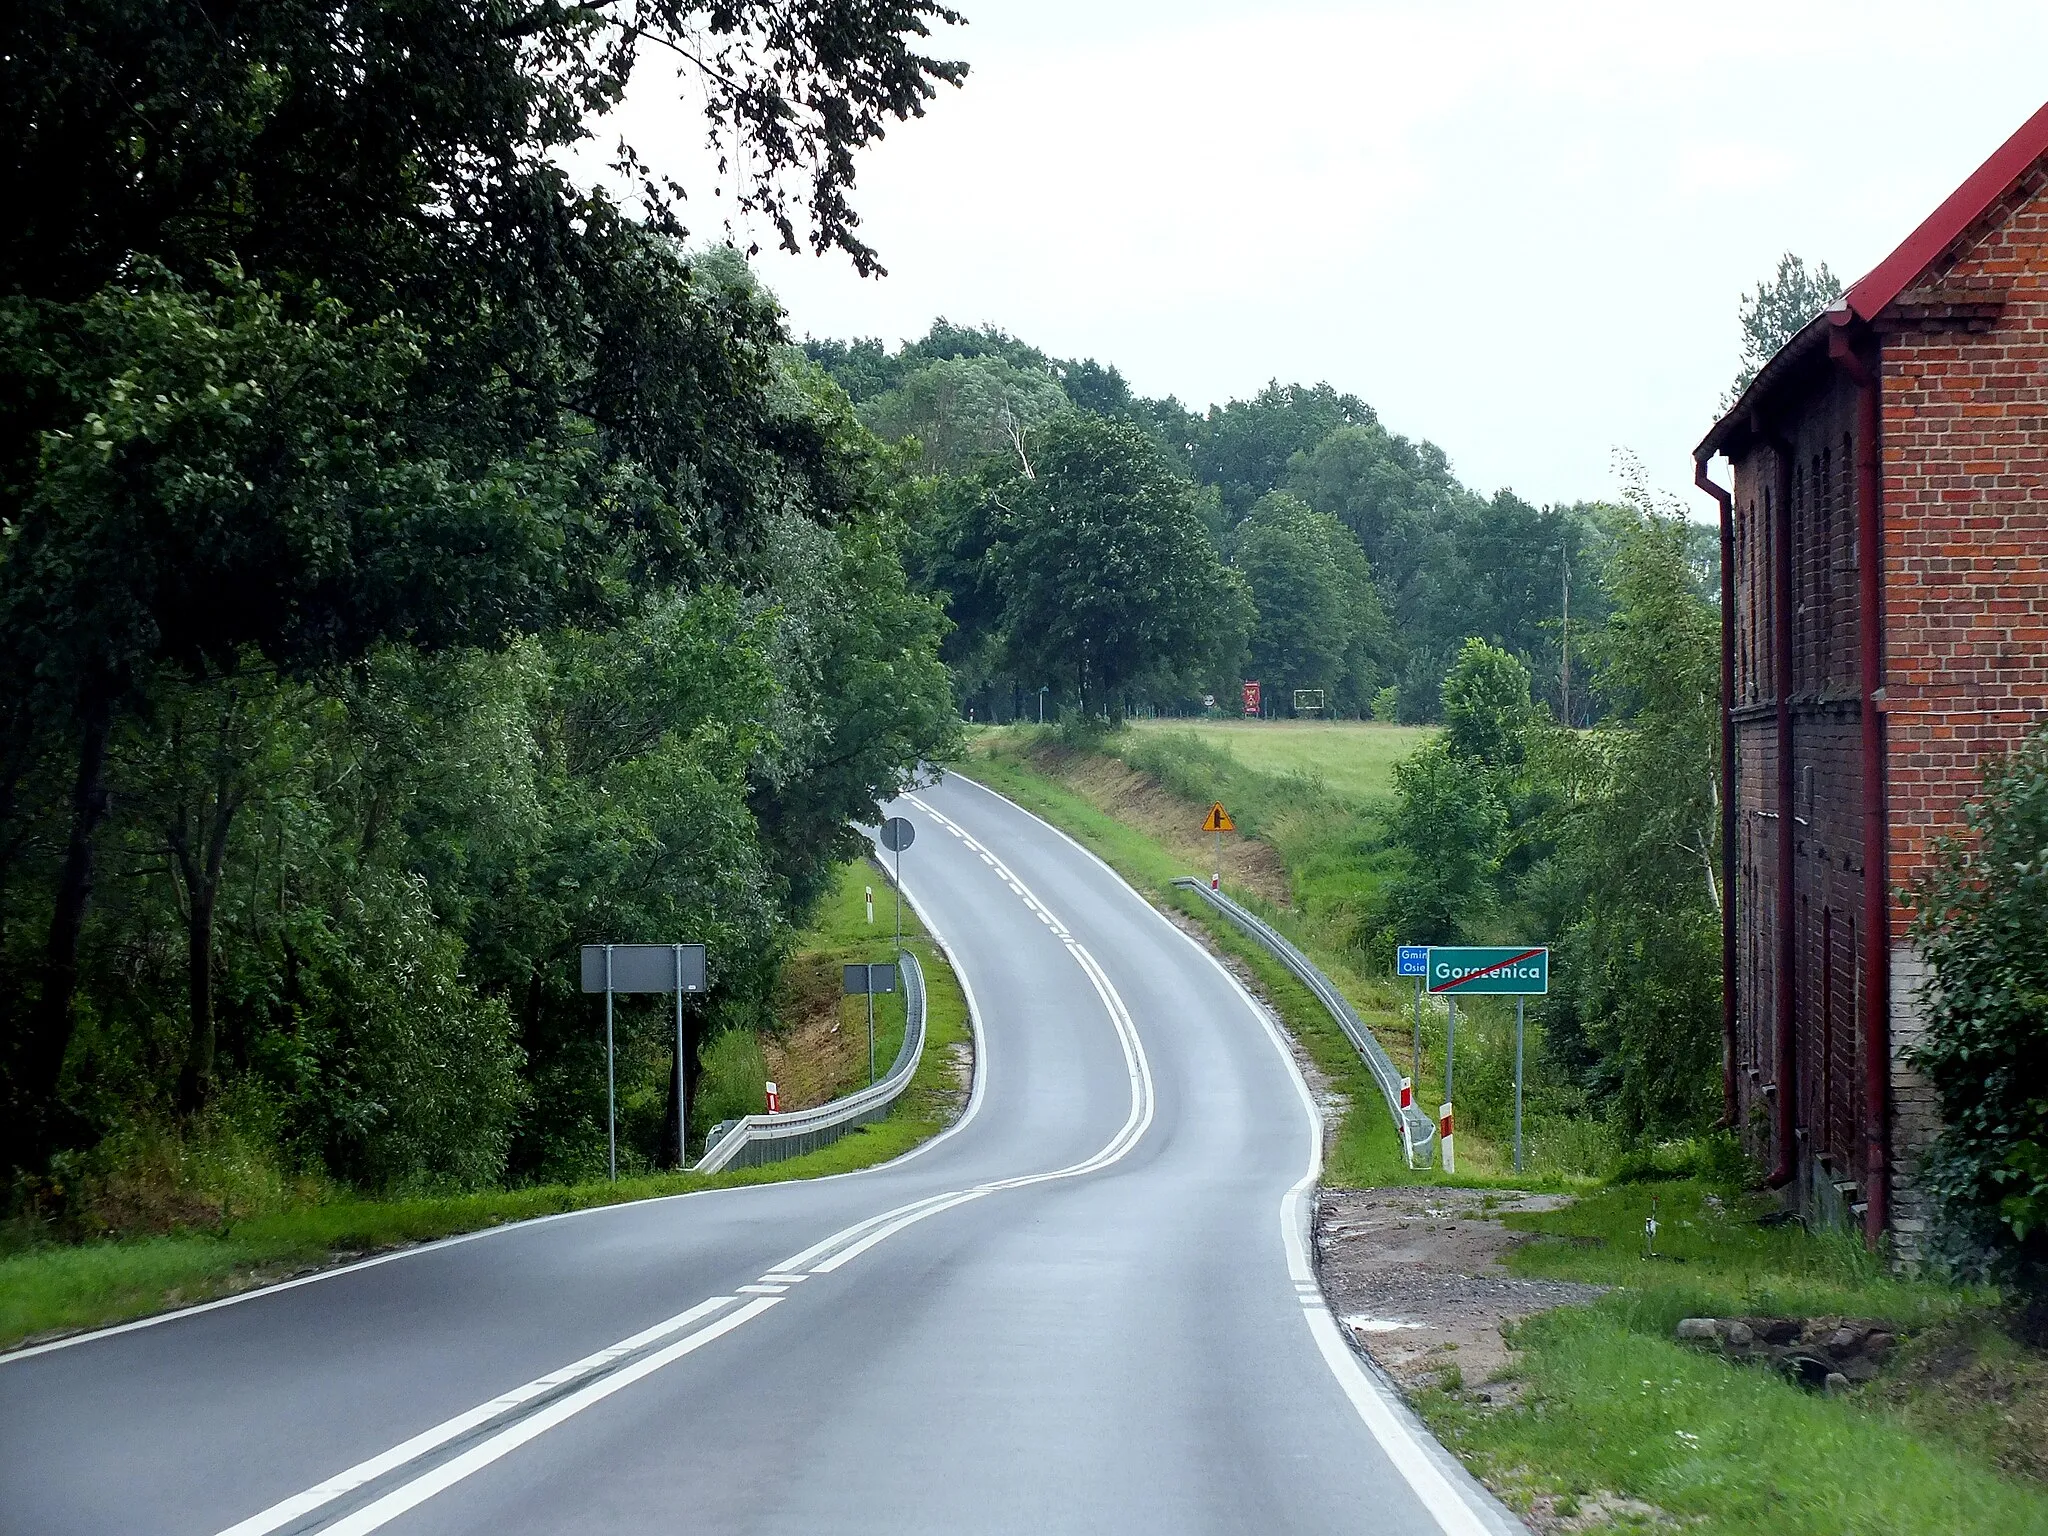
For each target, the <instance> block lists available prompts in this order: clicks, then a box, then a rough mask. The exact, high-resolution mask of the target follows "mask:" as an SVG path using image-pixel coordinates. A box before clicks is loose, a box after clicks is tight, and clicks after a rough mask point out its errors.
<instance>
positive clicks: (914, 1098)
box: [0, 863, 972, 1349]
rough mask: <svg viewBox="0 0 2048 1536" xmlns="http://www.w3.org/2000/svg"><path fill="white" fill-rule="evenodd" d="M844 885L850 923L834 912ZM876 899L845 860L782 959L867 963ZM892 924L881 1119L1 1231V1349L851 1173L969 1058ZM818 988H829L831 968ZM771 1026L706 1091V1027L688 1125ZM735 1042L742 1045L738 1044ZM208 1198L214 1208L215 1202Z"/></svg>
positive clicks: (952, 1018)
mask: <svg viewBox="0 0 2048 1536" xmlns="http://www.w3.org/2000/svg"><path fill="white" fill-rule="evenodd" d="M869 884H872V885H873V886H874V887H875V905H876V914H875V916H876V922H875V929H874V932H875V933H876V934H877V935H878V936H879V937H878V939H877V940H875V941H873V943H872V944H871V943H870V942H869V941H867V940H866V939H865V938H864V937H862V935H863V934H864V933H865V931H866V922H865V913H864V910H863V909H864V905H865V903H864V902H863V901H862V900H861V893H862V890H863V887H864V886H866V885H869ZM849 893H850V895H851V903H852V916H851V917H849V914H848V911H847V910H846V908H847V906H848V901H847V898H848V896H849ZM891 899H892V893H891V892H890V890H889V888H888V886H887V884H886V881H885V878H884V877H883V876H882V874H881V873H880V872H879V871H876V870H874V869H873V868H872V866H869V865H866V864H864V863H856V864H853V865H849V866H848V868H847V871H846V872H843V874H842V878H841V881H840V883H839V886H838V888H837V889H836V890H835V892H834V894H833V896H832V898H831V899H830V900H829V901H828V902H827V904H826V906H825V907H824V909H823V910H822V911H821V913H820V915H819V918H818V922H817V926H816V927H815V928H814V929H813V930H811V931H810V932H808V933H806V934H805V935H803V936H802V937H801V938H800V939H799V940H798V942H797V945H796V946H795V948H794V949H793V951H792V954H791V964H792V965H793V966H794V965H798V964H800V963H801V962H803V960H804V959H805V957H806V956H808V955H810V954H813V953H816V952H817V951H818V950H821V949H822V950H823V951H825V952H828V953H832V954H837V953H840V952H843V951H849V950H853V949H858V950H860V951H861V952H860V953H857V954H851V955H850V958H853V959H863V958H869V956H868V954H867V953H866V951H867V950H868V949H869V948H874V951H875V952H874V954H873V956H872V958H876V959H880V958H884V957H885V956H886V954H887V952H888V949H889V947H890V943H891V939H892V938H893V926H892V923H891V919H892V918H893V908H892V907H891V906H890V905H889V902H890V900H891ZM856 925H857V927H856ZM903 934H904V943H905V947H906V948H908V949H910V950H911V951H912V952H913V953H915V954H916V955H917V957H918V959H919V961H920V962H921V963H922V965H923V967H924V973H925V980H926V983H927V1000H928V1013H927V1031H928V1033H927V1037H926V1044H925V1051H924V1056H923V1058H922V1059H921V1061H920V1062H919V1064H918V1070H917V1074H916V1076H915V1077H914V1078H913V1079H912V1081H911V1084H910V1087H909V1088H907V1089H906V1090H905V1091H904V1093H903V1095H902V1097H901V1098H899V1099H898V1100H897V1101H896V1104H895V1105H894V1107H893V1108H892V1109H891V1111H890V1113H889V1115H888V1116H887V1117H886V1118H884V1119H882V1120H879V1121H876V1122H874V1123H873V1124H871V1125H866V1126H862V1127H860V1128H858V1129H856V1130H854V1131H851V1132H849V1133H848V1134H846V1135H845V1136H842V1137H841V1138H840V1139H839V1140H837V1141H835V1142H833V1143H832V1144H831V1145H830V1146H828V1147H824V1148H821V1149H820V1150H818V1151H816V1152H813V1153H809V1154H807V1155H806V1156H803V1157H800V1158H792V1159H790V1160H788V1161H786V1162H780V1163H770V1164H766V1165H764V1166H761V1167H757V1168H741V1169H733V1170H730V1171H728V1172H725V1173H720V1174H714V1175H710V1176H704V1175H699V1174H694V1173H675V1172H666V1173H651V1172H649V1173H637V1174H633V1175H630V1176H624V1177H621V1178H620V1179H619V1181H618V1182H617V1183H616V1184H614V1183H610V1182H608V1181H601V1180H597V1181H583V1182H576V1183H557V1184H536V1185H530V1186H526V1187H522V1188H514V1189H499V1190H482V1191H476V1192H473V1193H467V1194H447V1195H434V1194H428V1195H420V1196H413V1197H398V1198H385V1199H378V1198H371V1197H366V1196H359V1195H346V1194H336V1193H333V1192H332V1191H325V1192H324V1193H325V1195H326V1197H325V1198H317V1199H308V1200H304V1201H302V1202H299V1203H292V1204H287V1205H284V1206H282V1207H281V1208H277V1209H272V1210H266V1211H263V1212H261V1213H258V1214H253V1215H249V1216H247V1217H241V1218H235V1219H230V1220H228V1221H225V1222H219V1221H216V1222H215V1223H213V1224H206V1225H192V1226H187V1227H183V1228H181V1229H179V1230H175V1231H172V1232H169V1233H165V1234H162V1235H156V1236H146V1237H112V1238H103V1239H96V1240H92V1241H87V1242H80V1243H57V1242H52V1241H48V1240H45V1239H41V1238H38V1237H36V1236H34V1235H32V1234H28V1233H24V1232H22V1231H21V1230H19V1229H16V1230H14V1231H12V1232H10V1233H8V1234H7V1237H8V1240H9V1246H10V1247H11V1249H12V1251H0V1349H11V1348H15V1347H17V1346H20V1345H22V1344H25V1343H30V1342H35V1341H39V1340H42V1339H45V1338H49V1337H54V1336H57V1335H61V1334H65V1333H72V1332H77V1331H80V1330H84V1329H90V1328H98V1327H104V1326H107V1325H109V1324H112V1323H119V1322H126V1321H129V1320H132V1319H134V1318H138V1317H144V1316H147V1315H149V1314H151V1313H155V1312H161V1311H165V1310H168V1309H172V1308H176V1307H183V1306H191V1305H194V1304H196V1303H199V1302H204V1301H211V1300H214V1299H217V1298H219V1297H222V1296H227V1295H231V1294H234V1293H236V1292H239V1291H244V1290H249V1289H253V1288H255V1287H258V1286H262V1285H267V1284H271V1283H274V1282H276V1281H279V1280H283V1279H288V1278H291V1277H293V1276H295V1275H299V1274H304V1273H308V1272H310V1271H313V1270H317V1269H325V1268H329V1267H332V1266H334V1265H337V1264H343V1263H347V1262H350V1261H353V1260H356V1259H360V1258H364V1257H368V1256H370V1255H373V1254H377V1253H381V1252H386V1251H389V1250H393V1249H398V1248H404V1247H409V1246H412V1245H414V1244H418V1243H424V1242H432V1241H435V1240H437V1239H440V1238H445V1237H454V1236H459V1235H461V1234H463V1233H468V1232H475V1231H479V1230H482V1229H486V1228H490V1227H496V1226H502V1225H504V1224H506V1223H508V1222H515V1221H525V1220H530V1219H532V1218H534V1217H540V1216H553V1215H559V1214H563V1213H566V1212H570V1211H579V1210H587V1209H592V1208H595V1207H600V1206H609V1205H622V1204H626V1203H628V1202H631V1201H637V1200H650V1199H658V1198H661V1197H664V1196H670V1195H682V1194H690V1193H694V1192H696V1191H699V1190H707V1189H729V1188H734V1187H737V1186H742V1185H751V1184H767V1183H774V1182H778V1181H781V1180H785V1179H804V1178H820V1177H824V1176H826V1175H829V1174H836V1173H850V1172H853V1171H855V1170H857V1169H861V1168H868V1167H872V1166H874V1165H876V1164H878V1163H883V1162H887V1161H888V1160H889V1159H891V1158H894V1157H898V1156H901V1155H902V1154H903V1153H905V1152H908V1151H910V1150H911V1149H912V1148H914V1147H916V1146H917V1145H918V1144H919V1143H921V1142H924V1141H926V1140H928V1139H930V1138H931V1137H932V1136H934V1135H936V1134H937V1133H938V1132H939V1131H941V1130H943V1129H944V1128H945V1127H946V1126H947V1125H948V1124H950V1123H951V1122H952V1121H953V1120H954V1119H955V1118H956V1117H957V1115H958V1114H959V1112H960V1109H961V1108H962V1106H963V1105H964V1103H965V1101H966V1083H967V1080H968V1077H969V1075H970V1066H971V1061H972V1056H971V1050H972V1030H971V1026H970V1025H969V1022H968V1018H967V1005H966V1000H965V998H964V997H963V996H962V994H961V990H960V984H959V981H958V979H957V978H956V977H955V976H954V974H953V970H952V967H951V966H949V965H948V964H947V963H946V960H945V957H944V955H943V954H942V953H941V952H940V951H939V948H938V945H937V944H936V943H935V942H934V941H933V940H932V938H931V937H930V935H928V934H927V933H926V932H925V931H924V928H923V925H922V924H920V923H918V922H917V920H916V918H915V916H914V914H913V913H912V912H911V910H910V908H909V906H908V905H906V906H905V907H904V909H903ZM876 945H879V947H875V946H876ZM831 963H833V964H835V965H836V963H837V962H836V961H834V962H831ZM832 983H833V988H834V992H835V996H836V992H837V988H838V985H839V977H838V974H837V972H836V970H835V971H834V972H833V975H832ZM877 1001H878V1003H879V1002H880V1001H881V999H877ZM894 1005H895V1006H894V1022H893V1030H894V1033H893V1035H886V1034H884V1030H883V1015H884V1010H883V1009H882V1008H880V1007H878V1008H877V1010H876V1026H877V1035H878V1040H877V1045H876V1054H877V1057H878V1059H879V1060H881V1062H882V1065H883V1067H884V1068H885V1069H886V1067H887V1065H888V1063H889V1062H890V1061H893V1060H894V1057H895V1052H896V1049H897V1047H898V1045H899V1044H900V1043H901V1039H902V1031H903V1010H902V1001H901V997H900V994H899V995H898V996H897V997H896V998H895V999H894ZM861 1017H862V1022H861V1031H862V1032H861V1034H860V1038H859V1042H858V1046H859V1049H858V1058H859V1074H860V1081H862V1082H864V1081H865V1080H866V1070H867V1046H866V1036H865V1032H864V1031H865V1014H864V1013H863V1014H862V1016H861ZM781 1032H782V1031H781V1030H778V1031H768V1032H764V1034H765V1035H767V1036H768V1037H770V1038H769V1039H768V1041H767V1044H766V1045H764V1044H763V1042H762V1040H761V1039H760V1038H756V1039H754V1040H753V1041H752V1042H751V1049H752V1051H753V1052H754V1053H756V1054H755V1056H754V1057H752V1058H749V1057H748V1056H747V1055H746V1054H745V1052H744V1051H742V1050H737V1049H733V1048H732V1047H726V1048H725V1050H726V1055H725V1056H723V1057H721V1058H720V1059H721V1061H723V1063H724V1066H723V1070H725V1071H726V1072H727V1073H728V1074H729V1076H728V1080H727V1081H726V1082H725V1083H724V1084H723V1085H722V1086H720V1087H718V1088H717V1089H715V1090H714V1086H713V1079H712V1072H711V1067H712V1061H711V1058H712V1057H713V1055H714V1052H716V1051H718V1050H719V1048H720V1047H721V1046H723V1045H724V1042H725V1040H726V1039H727V1038H729V1037H721V1040H720V1041H718V1042H714V1044H713V1046H712V1047H711V1048H708V1049H707V1051H706V1057H707V1061H706V1076H705V1080H704V1085H703V1088H702V1089H700V1100H699V1104H698V1108H697V1114H698V1118H699V1126H698V1128H697V1129H698V1133H699V1134H701V1131H702V1129H703V1128H706V1127H708V1126H709V1125H711V1124H712V1123H713V1122H714V1121H715V1119H716V1118H718V1116H717V1115H716V1114H711V1115H709V1116H708V1117H707V1110H708V1109H710V1108H715V1105H716V1100H715V1099H714V1098H713V1097H712V1095H713V1093H714V1092H718V1093H725V1094H726V1095H727V1096H728V1097H731V1098H737V1097H738V1095H739V1092H740V1090H741V1087H742V1086H745V1088H746V1091H747V1092H748V1093H749V1094H750V1095H751V1097H749V1098H747V1100H746V1103H745V1108H744V1110H743V1111H742V1110H734V1111H731V1112H734V1113H738V1112H752V1111H755V1110H758V1109H759V1108H760V1107H761V1092H762V1079H761V1078H760V1077H759V1076H755V1075H752V1062H753V1061H754V1060H765V1058H766V1054H767V1052H768V1051H770V1050H773V1049H775V1048H776V1045H775V1041H774V1039H773V1038H772V1037H773V1036H774V1035H776V1034H778V1033H781ZM733 1033H734V1034H740V1033H742V1032H740V1031H734V1032H733ZM841 1033H842V1034H850V1033H851V1028H850V1026H844V1027H842V1030H841ZM747 1043H748V1042H745V1041H743V1042H741V1044H742V1045H743V1046H744V1045H746V1044H747ZM885 1043H886V1055H885V1054H884V1045H885ZM735 1062H737V1063H738V1065H735ZM742 1068H744V1069H745V1070H746V1071H747V1072H748V1073H749V1076H748V1077H746V1078H745V1079H741V1078H739V1077H737V1076H736V1075H731V1074H736V1073H737V1072H738V1071H740V1070H742ZM848 1086H855V1085H854V1084H849V1085H848ZM830 1096H831V1095H829V1094H828V1095H827V1097H830ZM790 1107H792V1108H794V1107H796V1106H795V1105H793V1104H792V1105H791V1106H790ZM213 1208H214V1210H215V1211H216V1212H217V1211H218V1210H219V1204H218V1202H216V1203H215V1204H214V1207H213Z"/></svg>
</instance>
